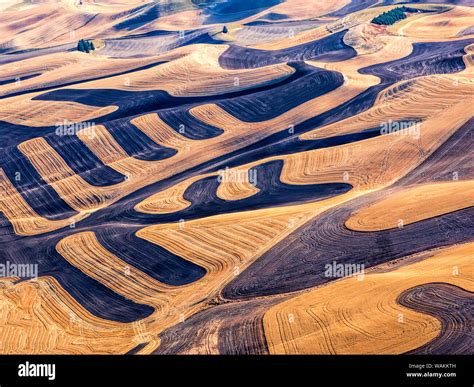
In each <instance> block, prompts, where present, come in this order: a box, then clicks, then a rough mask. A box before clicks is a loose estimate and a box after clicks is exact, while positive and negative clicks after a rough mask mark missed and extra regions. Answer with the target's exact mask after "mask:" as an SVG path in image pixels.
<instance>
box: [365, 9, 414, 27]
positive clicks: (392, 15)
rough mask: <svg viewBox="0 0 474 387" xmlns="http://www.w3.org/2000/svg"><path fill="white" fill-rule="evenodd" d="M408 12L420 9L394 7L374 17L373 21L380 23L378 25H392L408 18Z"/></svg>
mask: <svg viewBox="0 0 474 387" xmlns="http://www.w3.org/2000/svg"><path fill="white" fill-rule="evenodd" d="M406 12H411V13H414V12H418V10H417V9H416V8H409V7H405V6H403V7H398V8H394V9H391V10H390V11H387V12H384V13H382V14H380V15H379V16H377V17H376V18H374V19H372V23H374V24H378V25H384V26H390V25H392V24H395V23H396V22H397V21H399V20H402V19H406V17H407V15H406Z"/></svg>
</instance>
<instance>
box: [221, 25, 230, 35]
mask: <svg viewBox="0 0 474 387" xmlns="http://www.w3.org/2000/svg"><path fill="white" fill-rule="evenodd" d="M228 32H229V30H228V29H227V26H224V28H222V33H223V34H227V33H228Z"/></svg>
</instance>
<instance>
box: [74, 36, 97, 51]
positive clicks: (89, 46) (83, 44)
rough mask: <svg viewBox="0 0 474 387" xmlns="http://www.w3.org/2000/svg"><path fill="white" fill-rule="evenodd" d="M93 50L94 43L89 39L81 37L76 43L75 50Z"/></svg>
mask: <svg viewBox="0 0 474 387" xmlns="http://www.w3.org/2000/svg"><path fill="white" fill-rule="evenodd" d="M94 50H95V47H94V43H93V42H92V41H90V40H84V39H81V40H79V42H78V43H77V51H80V52H87V53H89V52H91V51H94Z"/></svg>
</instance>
